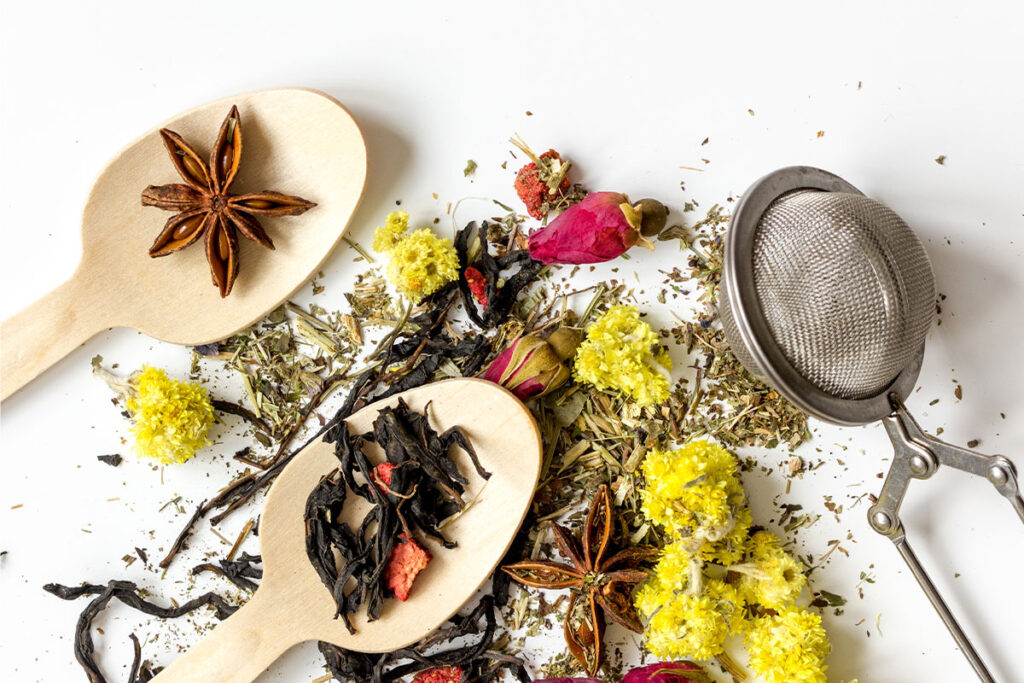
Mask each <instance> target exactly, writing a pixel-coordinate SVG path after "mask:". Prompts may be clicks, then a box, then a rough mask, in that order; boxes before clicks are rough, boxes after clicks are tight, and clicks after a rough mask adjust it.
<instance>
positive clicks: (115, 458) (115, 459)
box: [96, 453, 124, 467]
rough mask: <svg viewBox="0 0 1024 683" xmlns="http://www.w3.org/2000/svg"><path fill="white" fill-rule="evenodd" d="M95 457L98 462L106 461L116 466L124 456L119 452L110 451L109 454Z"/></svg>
mask: <svg viewBox="0 0 1024 683" xmlns="http://www.w3.org/2000/svg"><path fill="white" fill-rule="evenodd" d="M96 459H97V460H99V461H100V462H103V463H106V464H108V465H110V466H111V467H117V466H118V465H120V464H121V463H122V462H123V461H124V458H122V457H121V454H120V453H111V454H110V455H97V456H96Z"/></svg>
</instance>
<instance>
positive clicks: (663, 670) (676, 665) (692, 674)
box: [621, 661, 711, 683]
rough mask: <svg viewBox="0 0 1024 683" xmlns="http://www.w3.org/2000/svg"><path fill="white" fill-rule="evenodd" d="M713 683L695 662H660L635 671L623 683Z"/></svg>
mask: <svg viewBox="0 0 1024 683" xmlns="http://www.w3.org/2000/svg"><path fill="white" fill-rule="evenodd" d="M692 682H699V683H711V679H710V678H708V675H707V674H706V673H704V670H703V669H701V668H700V667H699V666H697V665H696V664H694V663H693V662H688V661H683V662H659V663H657V664H648V665H647V666H641V667H639V668H636V669H633V670H632V671H630V672H629V673H628V674H626V675H625V676H624V677H623V679H622V681H621V683H692Z"/></svg>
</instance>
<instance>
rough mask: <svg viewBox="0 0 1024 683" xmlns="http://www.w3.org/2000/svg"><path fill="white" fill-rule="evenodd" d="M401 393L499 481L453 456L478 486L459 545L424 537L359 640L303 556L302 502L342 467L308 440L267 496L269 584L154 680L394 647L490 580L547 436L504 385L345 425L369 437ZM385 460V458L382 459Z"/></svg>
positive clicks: (476, 386) (264, 546) (351, 514)
mask: <svg viewBox="0 0 1024 683" xmlns="http://www.w3.org/2000/svg"><path fill="white" fill-rule="evenodd" d="M399 397H401V398H403V399H404V400H405V402H406V403H408V404H409V406H410V407H411V408H413V409H414V410H418V411H421V412H422V411H423V409H424V408H425V407H426V405H427V404H428V403H429V404H430V416H431V419H432V422H433V426H434V428H435V429H437V430H438V431H441V430H444V429H447V428H449V427H452V426H454V425H459V426H460V427H462V429H463V431H465V433H466V436H468V437H469V440H470V441H471V442H472V444H473V446H474V448H475V449H476V452H477V454H478V455H479V458H480V462H481V463H482V464H483V466H484V468H485V469H487V470H488V471H489V472H491V474H492V476H491V478H490V479H489V480H487V482H486V484H485V483H484V482H483V480H481V479H480V478H479V477H477V476H476V474H475V472H474V471H473V469H472V467H471V466H470V464H469V459H468V457H465V454H463V453H462V452H461V451H460V450H459V449H452V456H453V458H455V459H456V462H457V463H458V464H459V467H460V469H461V471H462V472H463V473H465V474H466V476H467V477H468V478H469V480H470V484H469V488H468V490H467V493H466V494H465V499H466V500H467V501H472V502H471V503H470V505H469V507H468V508H467V509H465V511H464V512H463V514H462V515H461V516H459V517H457V518H456V519H455V520H454V521H453V522H452V523H450V524H449V525H447V526H446V527H445V528H444V531H445V534H446V535H447V536H448V537H449V538H450V539H452V540H454V541H455V542H457V543H458V544H459V545H458V547H457V548H455V549H452V550H446V549H444V548H441V547H440V546H439V545H438V544H436V543H435V542H432V541H429V540H428V541H426V545H427V546H428V548H429V550H430V551H431V553H432V554H433V556H434V559H433V560H431V562H430V564H429V565H428V566H427V568H426V569H425V570H423V572H421V573H420V575H419V576H418V577H417V578H416V583H415V584H414V585H413V588H412V593H411V595H410V596H409V599H408V601H406V602H399V601H397V600H393V599H386V600H385V601H384V608H383V611H382V612H381V618H380V619H378V620H377V621H373V622H367V620H366V614H365V610H364V611H362V612H359V613H357V614H356V615H354V617H353V619H352V623H353V625H354V626H355V628H356V633H355V634H350V633H349V632H348V631H347V630H346V628H345V625H344V623H343V622H342V620H340V619H335V618H334V609H335V607H334V600H333V599H332V598H331V593H330V591H328V590H327V588H326V587H325V586H324V584H323V583H321V581H320V578H319V577H318V576H317V574H316V571H315V570H314V569H313V565H312V564H310V561H309V558H308V557H307V555H306V545H305V539H306V528H305V508H306V499H307V498H308V497H309V494H310V492H311V491H312V490H313V488H314V487H315V486H316V485H317V483H318V482H319V481H320V479H321V477H323V476H324V475H325V474H328V473H329V472H330V471H332V470H333V469H335V468H336V467H337V466H338V460H337V458H335V456H334V446H333V444H328V443H324V442H322V441H321V442H318V443H315V444H312V445H310V446H308V447H307V448H306V449H305V450H303V451H302V452H301V453H299V454H298V455H297V456H295V459H294V460H293V461H292V462H291V463H289V464H288V466H287V467H285V469H284V471H282V472H281V475H280V477H279V478H278V479H277V481H276V482H274V485H273V486H272V487H271V489H270V492H269V493H268V494H267V500H266V503H265V504H264V507H263V516H262V517H261V518H260V536H259V537H260V546H261V550H262V554H263V581H262V583H261V584H260V587H259V589H258V590H257V591H256V593H255V594H254V595H253V596H252V598H251V599H250V600H249V602H247V603H246V604H245V605H244V606H243V607H242V608H241V609H239V610H238V611H237V612H235V614H234V615H232V616H231V617H230V618H228V619H226V620H225V621H223V622H222V623H220V624H219V625H218V626H217V627H216V628H215V629H214V630H213V631H212V632H211V633H210V634H209V635H207V636H206V637H204V638H203V639H202V640H201V641H199V642H198V643H197V644H196V645H194V646H193V647H192V648H191V649H190V650H188V651H187V652H186V653H185V654H183V655H181V656H180V657H178V659H177V660H175V661H174V662H173V663H172V664H171V665H170V666H169V667H167V669H165V670H164V671H163V672H162V673H160V675H158V676H157V677H156V679H154V680H156V681H158V682H159V683H181V682H184V681H194V682H197V683H198V682H202V683H207V682H209V681H218V682H222V683H241V682H248V681H252V680H254V679H255V678H256V677H257V676H259V675H260V673H261V672H262V671H263V670H264V669H266V668H267V667H268V666H269V665H270V664H271V663H273V662H274V661H275V660H276V659H277V658H278V657H280V656H281V655H282V654H283V653H284V652H285V650H287V649H288V648H290V647H292V646H293V645H296V644H298V643H302V642H305V641H308V640H325V641H328V642H331V643H334V644H335V645H338V646H340V647H344V648H347V649H350V650H358V651H360V652H389V651H392V650H396V649H398V648H401V647H405V646H407V645H411V644H413V643H415V642H416V641H418V640H420V639H421V638H423V637H424V636H426V635H428V634H429V633H430V632H431V631H433V630H434V629H436V628H437V627H438V626H440V625H441V624H443V623H444V622H445V621H446V620H447V619H448V618H449V617H450V616H452V615H453V614H455V613H456V612H457V611H458V610H459V608H460V607H461V606H462V605H463V603H465V602H466V601H467V600H468V599H469V598H470V597H471V596H472V595H473V593H475V592H476V590H477V589H478V588H479V587H480V585H481V584H482V583H483V582H484V581H485V580H486V579H487V578H488V577H489V576H490V575H491V574H492V573H493V571H494V568H495V567H496V566H497V564H498V562H500V561H501V558H502V557H504V555H505V552H506V551H507V550H508V547H509V545H511V543H512V539H513V537H514V536H515V534H516V531H517V530H518V529H519V526H520V524H522V521H523V518H524V517H525V516H526V512H527V510H528V509H529V507H530V501H531V500H532V499H533V492H534V489H535V487H536V485H537V476H538V474H539V473H540V464H541V438H540V433H539V432H538V430H537V425H536V424H535V423H534V421H533V417H532V416H531V415H530V413H529V412H528V411H527V410H526V407H525V406H523V404H522V403H520V402H519V400H518V399H516V398H515V397H514V396H513V395H512V394H511V393H509V392H508V391H506V390H505V389H503V388H501V387H499V386H498V385H496V384H492V383H491V382H486V381H484V380H479V379H453V380H448V381H444V382H438V383H435V384H429V385H426V386H423V387H420V388H418V389H412V390H410V391H406V392H404V393H402V394H399V395H397V396H395V397H392V398H389V399H386V400H383V401H378V402H377V403H374V404H372V405H369V406H367V407H366V408H364V409H362V410H360V411H359V412H357V413H355V414H354V415H352V417H350V418H349V419H348V426H349V431H350V433H353V434H355V433H363V432H366V431H369V430H370V429H371V426H372V423H373V419H374V417H375V416H376V415H377V412H378V411H379V410H380V408H382V407H384V406H393V405H395V404H396V403H397V402H398V398H399ZM378 458H379V459H378V461H383V456H382V455H380V456H378ZM478 494H479V495H478ZM474 497H475V498H474ZM353 499H356V500H353ZM357 502H361V503H362V505H357V504H356V503H357ZM366 509H367V504H366V503H365V502H363V501H362V499H360V498H358V497H357V496H350V497H349V501H348V503H347V504H346V508H345V521H347V522H348V523H349V524H350V526H352V527H353V528H356V527H358V524H359V521H360V520H361V519H362V517H363V513H364V512H365V511H366Z"/></svg>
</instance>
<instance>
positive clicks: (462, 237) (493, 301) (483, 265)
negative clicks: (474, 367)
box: [455, 221, 544, 329]
mask: <svg viewBox="0 0 1024 683" xmlns="http://www.w3.org/2000/svg"><path fill="white" fill-rule="evenodd" d="M490 227H491V224H490V223H488V222H487V221H484V223H483V226H481V227H478V226H477V224H476V222H473V223H470V224H469V225H467V226H466V227H464V228H463V229H461V230H459V231H458V233H456V235H455V251H456V253H458V255H459V267H460V274H459V289H460V290H461V292H462V298H463V299H464V301H465V304H466V313H467V314H468V315H469V318H470V320H472V321H473V322H474V323H476V325H478V326H479V327H481V328H483V329H491V328H494V327H496V326H498V325H500V324H501V323H503V322H504V321H505V319H506V318H507V317H508V316H509V314H510V313H511V312H512V307H513V306H514V305H515V303H516V300H517V299H518V297H519V295H520V294H521V293H522V291H523V290H524V289H525V288H526V287H528V286H530V285H531V284H532V283H533V282H534V280H535V279H536V278H537V275H538V274H539V273H540V271H541V269H542V268H543V267H544V266H543V264H541V263H539V262H537V261H534V260H533V259H532V258H530V252H529V251H527V250H525V249H516V250H506V253H504V254H502V255H500V256H498V257H494V256H492V255H491V254H490V249H489V245H488V241H487V234H488V232H489V231H490ZM513 268H515V269H516V270H515V272H514V274H509V273H508V271H509V270H510V269H513ZM476 278H482V279H483V293H482V295H476V294H474V291H473V290H474V288H475V287H479V286H480V285H479V284H477V285H473V284H472V280H476ZM476 281H477V282H479V280H476ZM478 305H479V308H478V307H477V306H478Z"/></svg>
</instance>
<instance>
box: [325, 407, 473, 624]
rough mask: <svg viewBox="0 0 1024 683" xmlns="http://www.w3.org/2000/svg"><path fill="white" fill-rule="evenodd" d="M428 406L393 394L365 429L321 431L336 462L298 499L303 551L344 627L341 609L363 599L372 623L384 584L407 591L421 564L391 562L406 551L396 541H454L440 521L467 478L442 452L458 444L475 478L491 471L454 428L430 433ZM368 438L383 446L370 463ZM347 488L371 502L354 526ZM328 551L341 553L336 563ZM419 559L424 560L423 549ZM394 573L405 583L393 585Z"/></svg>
mask: <svg viewBox="0 0 1024 683" xmlns="http://www.w3.org/2000/svg"><path fill="white" fill-rule="evenodd" d="M429 411H430V406H429V404H428V405H427V407H426V409H425V410H424V412H423V413H417V412H416V411H414V410H411V409H410V408H409V406H407V405H406V404H405V402H404V401H402V400H401V399H399V401H398V405H397V406H395V407H394V408H389V407H385V408H382V409H381V410H380V412H379V413H378V415H377V417H376V418H375V419H374V421H373V431H371V432H367V433H365V434H357V435H354V436H353V435H350V434H349V433H348V428H347V425H346V424H345V423H341V424H339V425H337V426H335V427H334V428H333V429H331V431H330V432H329V433H328V435H327V439H328V440H329V441H333V442H334V452H335V455H336V456H337V458H338V467H337V468H336V469H334V470H333V471H332V472H330V473H329V474H327V475H326V476H324V477H323V478H322V479H321V480H320V483H319V484H317V486H316V488H314V489H313V492H312V493H311V494H310V495H309V498H308V499H307V501H306V513H305V516H306V554H307V555H308V556H309V560H310V562H312V563H313V567H314V568H315V569H316V572H317V574H318V575H319V576H320V580H321V581H323V583H324V585H325V586H327V589H328V590H330V591H331V595H332V596H333V597H334V601H335V603H336V604H337V612H336V614H335V616H336V617H337V616H340V617H341V618H342V619H344V621H345V626H346V627H347V628H348V630H349V632H350V633H355V628H354V627H353V626H352V622H351V620H350V619H349V615H350V614H354V613H356V612H357V611H358V610H359V609H360V608H361V607H362V606H363V605H364V604H365V605H366V612H367V616H368V618H369V620H370V621H374V620H376V619H377V618H378V617H379V616H380V611H381V607H382V605H383V602H384V596H385V592H386V591H387V590H389V589H390V590H391V591H392V592H393V593H394V594H395V595H396V596H397V597H398V598H399V599H402V600H404V599H405V598H404V597H403V595H408V590H409V587H410V586H411V583H412V581H413V579H415V572H418V571H419V569H421V568H422V567H416V568H414V569H413V570H412V573H411V575H410V570H409V569H408V568H407V567H401V566H399V565H401V564H402V563H403V556H404V555H405V554H406V553H403V552H402V550H403V546H410V550H412V549H416V548H419V549H421V550H422V546H421V545H420V542H419V541H418V540H417V537H418V535H419V534H426V535H427V536H430V537H432V538H435V539H437V540H439V541H440V542H441V544H442V545H443V546H444V547H445V548H454V547H455V545H456V544H455V542H454V541H451V540H449V539H447V538H446V537H445V536H444V533H443V532H442V531H441V528H440V525H441V522H443V521H444V520H445V519H446V518H448V517H450V516H451V515H454V514H456V513H457V512H459V511H460V510H462V509H463V508H464V506H465V501H464V500H463V498H462V494H463V493H464V492H465V490H466V489H465V487H466V485H467V484H468V483H469V480H468V479H467V478H466V477H465V476H463V475H462V473H461V472H459V468H458V465H457V464H456V463H455V461H454V460H452V458H451V457H450V453H449V450H450V449H451V448H452V447H453V446H457V447H458V448H461V449H462V450H463V451H464V452H465V453H466V454H467V455H468V456H469V458H470V460H471V461H472V463H473V466H474V468H475V469H476V472H477V474H478V475H479V476H481V477H482V478H484V479H489V478H490V476H491V475H490V473H489V472H487V471H486V470H484V469H483V467H481V465H480V461H479V460H478V459H477V455H476V452H475V451H474V450H473V446H472V444H470V442H469V440H468V439H467V438H466V436H465V435H464V434H463V433H462V432H461V431H460V430H459V428H458V427H452V428H451V429H448V430H445V431H444V432H442V433H440V434H438V433H437V431H435V430H434V428H433V427H431V425H430V416H429ZM370 443H373V444H376V445H377V446H378V447H379V448H380V449H381V450H383V452H384V455H385V457H386V458H387V460H386V461H385V462H383V463H380V464H378V465H373V464H371V463H370V460H369V458H368V457H367V453H366V450H365V448H366V445H367V444H370ZM357 475H358V476H357ZM350 491H351V492H352V493H354V494H356V495H358V496H360V497H361V498H363V499H364V500H366V501H367V502H368V503H370V506H371V507H370V510H369V511H368V512H367V513H366V515H365V516H364V517H363V519H362V521H361V522H360V524H359V526H358V527H357V528H355V529H353V528H352V527H351V526H350V525H349V524H348V522H346V521H344V518H345V515H344V507H345V501H346V499H347V497H348V493H349V492H350ZM335 552H337V553H338V554H339V555H340V556H341V560H342V564H341V566H340V567H339V566H338V563H337V562H336V561H335ZM422 552H423V553H425V551H422ZM423 558H424V561H423V566H425V563H426V561H428V560H429V554H425V555H423ZM402 574H404V575H405V577H407V578H405V582H407V584H408V585H404V583H396V581H400V580H401V579H402V578H404V577H402V576H401V575H402Z"/></svg>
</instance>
